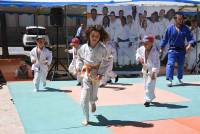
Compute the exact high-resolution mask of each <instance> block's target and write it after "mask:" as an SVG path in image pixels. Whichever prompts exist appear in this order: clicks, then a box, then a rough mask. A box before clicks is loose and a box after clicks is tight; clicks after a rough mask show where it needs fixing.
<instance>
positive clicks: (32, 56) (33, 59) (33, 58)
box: [30, 50, 36, 64]
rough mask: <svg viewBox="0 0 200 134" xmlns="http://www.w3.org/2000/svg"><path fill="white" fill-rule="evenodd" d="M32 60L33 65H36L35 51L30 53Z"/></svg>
mask: <svg viewBox="0 0 200 134" xmlns="http://www.w3.org/2000/svg"><path fill="white" fill-rule="evenodd" d="M30 58H31V63H32V64H35V63H36V57H35V55H34V51H33V50H32V51H31V52H30Z"/></svg>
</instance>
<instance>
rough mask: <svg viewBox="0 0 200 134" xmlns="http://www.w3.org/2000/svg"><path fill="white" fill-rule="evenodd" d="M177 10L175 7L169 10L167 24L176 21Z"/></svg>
mask: <svg viewBox="0 0 200 134" xmlns="http://www.w3.org/2000/svg"><path fill="white" fill-rule="evenodd" d="M175 14H176V12H175V10H174V9H170V10H169V11H168V12H167V16H166V17H167V20H168V21H167V23H168V24H167V26H170V25H172V24H174V23H175V20H174V16H175Z"/></svg>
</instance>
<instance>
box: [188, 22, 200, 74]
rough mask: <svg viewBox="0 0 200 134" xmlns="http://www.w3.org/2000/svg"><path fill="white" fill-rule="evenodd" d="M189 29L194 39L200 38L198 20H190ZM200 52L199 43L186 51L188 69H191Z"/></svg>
mask: <svg viewBox="0 0 200 134" xmlns="http://www.w3.org/2000/svg"><path fill="white" fill-rule="evenodd" d="M191 31H192V34H193V37H194V40H195V41H198V40H200V28H199V27H198V22H197V20H196V19H193V20H192V21H191ZM199 54H200V44H199V43H197V45H196V46H195V47H194V48H193V49H192V50H191V51H190V52H189V53H188V55H189V59H188V71H192V69H193V67H194V66H195V64H196V62H197V61H198V60H199V59H198V55H199Z"/></svg>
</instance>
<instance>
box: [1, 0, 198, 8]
mask: <svg viewBox="0 0 200 134" xmlns="http://www.w3.org/2000/svg"><path fill="white" fill-rule="evenodd" d="M97 4H135V5H155V6H156V5H159V6H160V5H163V6H171V5H178V6H183V5H197V4H200V0H1V2H0V5H1V6H33V7H37V6H46V7H51V6H63V5H97Z"/></svg>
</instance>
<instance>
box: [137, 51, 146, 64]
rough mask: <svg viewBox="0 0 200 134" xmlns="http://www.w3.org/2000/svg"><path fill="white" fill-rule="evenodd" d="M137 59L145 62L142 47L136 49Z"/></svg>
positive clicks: (142, 62)
mask: <svg viewBox="0 0 200 134" xmlns="http://www.w3.org/2000/svg"><path fill="white" fill-rule="evenodd" d="M136 61H137V62H139V63H141V64H144V59H143V56H142V48H138V49H137V51H136Z"/></svg>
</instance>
